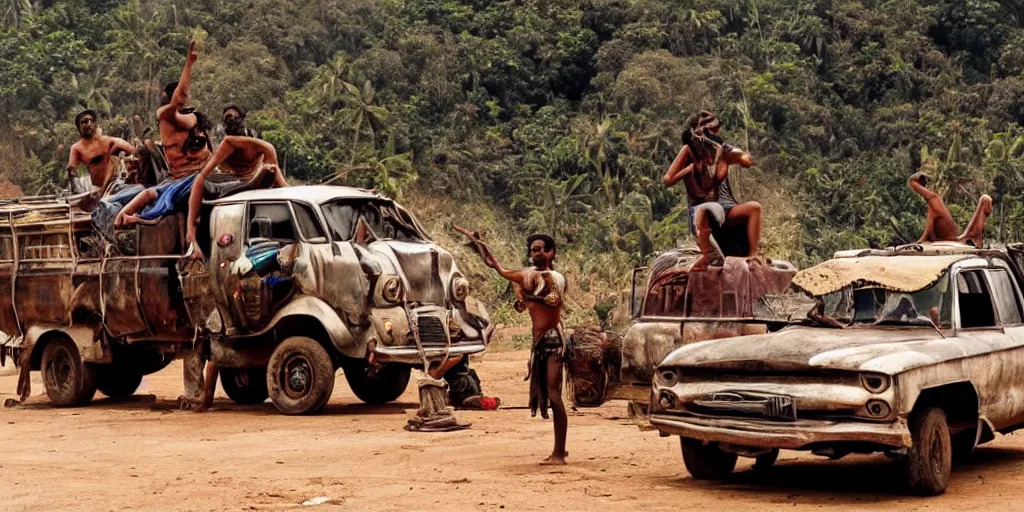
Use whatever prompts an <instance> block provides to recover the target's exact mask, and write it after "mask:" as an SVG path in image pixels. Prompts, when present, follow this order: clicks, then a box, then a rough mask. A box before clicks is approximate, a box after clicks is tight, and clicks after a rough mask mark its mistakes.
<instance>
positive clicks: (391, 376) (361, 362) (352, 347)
mask: <svg viewBox="0 0 1024 512" xmlns="http://www.w3.org/2000/svg"><path fill="white" fill-rule="evenodd" d="M180 217H181V216H180V215H179V216H176V217H167V218H164V219H163V220H161V221H160V222H158V223H156V224H155V225H139V226H136V228H135V229H134V230H132V231H130V232H127V233H124V232H122V233H119V238H118V239H116V240H110V239H108V238H105V237H104V236H102V235H101V234H100V232H99V231H98V230H95V229H93V226H92V225H91V219H90V216H89V214H88V213H86V212H82V211H80V210H79V209H78V208H76V207H75V206H74V205H72V204H69V203H68V202H66V201H61V200H55V199H49V200H32V199H29V200H25V201H22V202H19V203H11V204H7V205H5V206H3V207H2V208H0V289H4V290H8V292H5V293H3V294H0V331H3V332H5V333H10V334H11V335H12V336H13V337H12V338H11V340H10V341H8V342H6V343H5V344H4V346H3V350H0V356H3V357H7V356H14V358H15V361H16V362H18V363H19V364H21V365H23V366H24V367H25V368H26V369H30V370H41V371H42V373H43V383H44V386H45V388H46V392H47V394H48V395H49V397H50V399H51V400H52V401H53V402H54V403H56V404H58V405H80V404H84V403H86V402H88V401H89V400H90V399H91V398H92V396H93V395H94V393H95V392H96V390H97V388H98V389H99V390H100V391H101V392H103V393H104V394H106V395H108V396H122V395H129V394H131V393H133V392H134V391H135V389H136V388H137V387H138V385H139V383H140V381H141V378H142V376H143V375H145V374H148V373H152V372H155V371H157V370H159V369H161V368H163V367H164V366H166V365H167V364H169V363H170V361H172V360H173V359H174V358H175V357H176V356H182V355H188V354H191V353H193V351H197V350H198V351H203V352H204V353H206V354H207V355H208V356H209V357H210V358H212V359H213V360H214V361H216V362H217V363H218V365H219V366H220V367H221V378H222V381H221V382H222V385H223V387H224V390H225V391H226V392H227V394H228V396H229V397H231V398H232V399H233V400H235V401H236V402H239V403H259V402H262V401H264V400H265V399H266V398H267V397H268V396H269V398H270V399H271V401H272V402H273V403H274V405H275V406H276V407H277V408H278V409H279V410H280V411H281V412H283V413H286V414H303V413H312V412H316V411H318V410H319V409H321V408H322V407H323V406H324V405H325V404H326V402H327V400H328V398H329V397H330V395H331V392H332V390H333V388H334V376H335V372H336V370H337V369H339V368H342V369H344V374H345V377H346V379H347V380H348V383H349V385H350V386H351V388H352V390H353V392H354V393H355V394H356V396H358V397H359V398H360V399H362V400H364V401H366V402H374V403H381V402H387V401H390V400H394V399H395V398H397V397H398V396H399V395H401V393H402V392H403V391H404V390H405V387H406V385H407V383H408V380H409V373H410V368H411V367H412V365H416V364H422V363H423V360H424V359H427V360H437V359H440V358H442V357H444V356H445V355H448V354H451V355H455V354H473V353H477V352H481V351H483V350H484V349H485V347H486V345H487V343H488V341H489V339H490V335H491V331H492V329H493V326H492V325H491V322H490V320H489V317H488V314H487V311H486V310H485V308H484V307H483V306H482V305H481V304H480V303H479V302H477V301H476V300H474V298H473V297H472V296H470V290H469V283H468V282H467V281H466V279H465V278H464V277H463V275H462V274H461V273H460V272H459V269H458V267H457V266H456V264H455V260H454V259H453V257H452V255H451V254H450V253H449V252H447V251H445V250H444V249H442V248H441V247H439V246H437V245H436V244H434V243H433V242H432V241H431V239H430V238H429V236H428V235H427V234H426V232H425V231H424V229H423V228H422V227H421V225H420V224H419V223H418V222H417V220H416V219H415V218H414V217H413V216H412V215H411V214H410V213H409V212H407V211H406V210H405V209H403V208H402V207H401V206H399V205H398V204H396V203H395V202H393V201H391V200H389V199H387V198H384V197H382V196H380V195H377V194H375V193H370V192H367V191H363V190H358V189H353V188H347V187H330V186H301V187H288V188H281V189H272V190H258V191H250V192H243V193H239V194H235V195H233V196H230V197H227V198H224V199H219V200H216V201H211V202H208V203H206V204H205V207H204V212H203V215H202V216H201V218H202V222H201V225H200V228H199V233H200V237H201V239H200V240H199V241H198V245H199V246H200V248H201V250H202V252H203V254H205V255H206V256H207V257H208V259H207V260H203V259H193V258H188V257H185V256H183V255H182V252H183V251H182V249H183V246H184V244H183V243H182V242H183V238H184V237H183V229H182V219H181V218H180ZM204 262H205V263H204Z"/></svg>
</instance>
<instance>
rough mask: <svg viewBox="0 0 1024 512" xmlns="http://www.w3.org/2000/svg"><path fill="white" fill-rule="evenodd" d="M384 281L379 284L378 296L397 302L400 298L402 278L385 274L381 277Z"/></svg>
mask: <svg viewBox="0 0 1024 512" xmlns="http://www.w3.org/2000/svg"><path fill="white" fill-rule="evenodd" d="M381 279H383V280H384V281H383V282H382V283H381V286H380V296H381V298H383V299H384V300H385V301H387V302H390V303H393V304H397V303H398V302H400V301H401V300H402V280H401V279H399V278H398V276H387V277H383V278H381Z"/></svg>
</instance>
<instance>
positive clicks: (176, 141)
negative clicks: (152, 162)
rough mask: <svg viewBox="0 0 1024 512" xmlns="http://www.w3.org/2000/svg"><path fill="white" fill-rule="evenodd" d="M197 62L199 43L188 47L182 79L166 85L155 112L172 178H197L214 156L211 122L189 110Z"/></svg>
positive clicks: (199, 113)
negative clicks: (194, 66) (193, 69)
mask: <svg viewBox="0 0 1024 512" xmlns="http://www.w3.org/2000/svg"><path fill="white" fill-rule="evenodd" d="M198 59H199V51H198V50H197V49H196V42H195V41H192V42H191V43H189V45H188V57H187V58H186V60H185V67H184V68H183V69H182V71H181V79H180V80H179V81H177V82H171V83H169V84H167V85H165V86H164V90H163V92H162V93H161V95H160V104H161V106H160V108H158V109H157V111H156V117H157V121H158V122H159V128H160V141H161V142H162V143H163V146H164V156H165V157H166V158H167V164H168V167H169V171H170V175H171V177H173V178H183V177H187V176H190V175H194V174H195V173H197V172H199V170H200V169H202V168H203V166H204V165H206V162H207V161H208V160H209V159H210V157H211V156H212V154H213V145H212V143H211V142H210V137H209V135H208V132H209V130H210V129H211V128H212V126H211V124H210V122H209V119H208V118H207V117H206V116H204V115H203V114H202V113H201V112H196V111H195V110H194V109H192V108H189V107H188V101H189V91H190V89H191V87H192V66H193V65H194V64H195V63H196V60H198Z"/></svg>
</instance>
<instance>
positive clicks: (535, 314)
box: [516, 268, 565, 343]
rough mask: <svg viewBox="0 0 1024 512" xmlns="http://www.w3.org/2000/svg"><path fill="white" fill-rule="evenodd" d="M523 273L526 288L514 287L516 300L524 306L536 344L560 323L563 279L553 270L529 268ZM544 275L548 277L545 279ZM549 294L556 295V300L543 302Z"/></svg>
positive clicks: (563, 288)
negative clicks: (531, 324) (531, 325)
mask: <svg viewBox="0 0 1024 512" xmlns="http://www.w3.org/2000/svg"><path fill="white" fill-rule="evenodd" d="M523 273H524V277H525V280H524V281H525V284H526V287H525V289H524V287H521V286H518V285H516V298H518V299H519V300H520V301H522V302H524V303H525V304H526V310H527V311H529V313H530V321H531V322H532V323H533V342H534V343H536V342H537V340H539V339H540V338H541V337H542V336H544V334H545V333H546V332H548V331H550V330H551V329H555V328H557V327H558V326H559V324H560V323H561V321H562V306H563V299H564V297H565V278H564V277H563V276H562V275H561V274H559V273H558V272H555V271H554V270H546V271H541V270H537V269H533V268H530V269H523ZM545 274H547V275H548V276H547V278H545ZM545 281H547V282H545ZM538 292H539V293H538ZM551 294H557V300H555V299H554V298H552V299H551V300H550V301H545V299H546V298H547V297H549V296H551ZM548 302H551V303H553V304H554V305H552V304H549V303H548Z"/></svg>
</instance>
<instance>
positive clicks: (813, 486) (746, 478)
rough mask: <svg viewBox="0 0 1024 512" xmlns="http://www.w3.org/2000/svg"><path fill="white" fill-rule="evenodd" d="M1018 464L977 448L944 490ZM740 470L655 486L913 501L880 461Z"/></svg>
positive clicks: (892, 469) (893, 467) (1015, 455)
mask: <svg viewBox="0 0 1024 512" xmlns="http://www.w3.org/2000/svg"><path fill="white" fill-rule="evenodd" d="M783 456H784V457H785V452H783ZM1022 462H1024V450H1013V449H1007V448H995V447H993V448H985V447H981V448H978V449H977V450H976V451H975V452H974V454H973V455H971V457H970V458H968V459H967V460H966V461H964V462H963V463H960V464H957V465H954V466H953V475H952V477H951V478H950V482H949V488H950V489H951V490H955V489H956V488H957V486H958V485H961V484H964V483H970V482H972V481H973V480H976V479H978V478H984V475H985V474H991V475H997V474H1000V473H1001V472H1002V471H1004V470H1005V469H1008V468H1012V467H1014V466H1018V465H1020V464H1021V463H1022ZM680 464H681V462H680ZM740 464H741V466H740V467H738V468H737V471H736V472H735V473H733V474H731V475H729V476H728V477H727V478H725V479H723V480H720V481H714V480H694V479H693V478H692V477H690V476H689V475H688V474H685V473H683V475H682V477H681V478H666V479H664V481H663V482H659V483H662V484H664V485H672V486H680V485H685V486H692V487H697V488H700V489H702V490H706V491H708V492H715V491H719V490H720V491H723V492H729V493H744V492H750V493H756V494H757V495H758V496H760V497H762V498H764V499H766V500H770V499H773V498H774V499H776V500H785V501H787V502H792V501H793V500H794V499H796V497H798V496H799V497H800V498H799V501H800V502H802V503H816V502H820V503H832V502H834V501H835V500H836V495H835V494H834V493H842V494H843V495H844V496H845V498H846V499H849V500H852V501H863V502H879V501H890V500H898V499H914V498H916V497H915V496H914V495H913V494H911V493H910V492H909V491H908V490H907V488H906V487H905V486H904V484H903V482H904V479H903V471H902V466H901V465H900V464H899V463H898V462H895V461H892V460H890V459H888V458H887V457H885V456H883V455H859V456H850V457H846V458H844V459H842V460H839V461H830V460H825V459H821V460H807V459H799V460H792V459H791V460H780V461H779V462H778V463H777V464H776V465H775V466H774V467H772V468H770V469H768V470H765V471H754V470H752V469H751V468H750V466H749V463H745V462H742V459H741V463H740Z"/></svg>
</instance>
